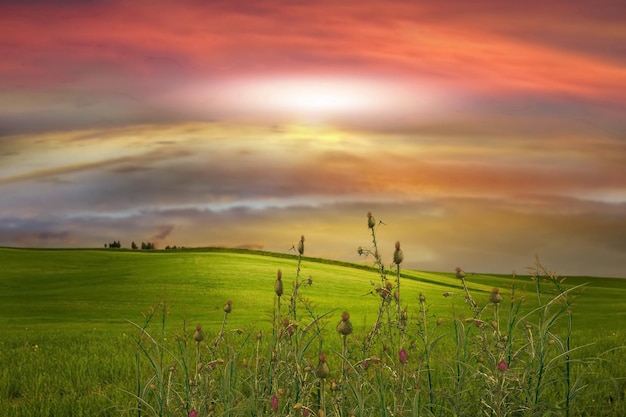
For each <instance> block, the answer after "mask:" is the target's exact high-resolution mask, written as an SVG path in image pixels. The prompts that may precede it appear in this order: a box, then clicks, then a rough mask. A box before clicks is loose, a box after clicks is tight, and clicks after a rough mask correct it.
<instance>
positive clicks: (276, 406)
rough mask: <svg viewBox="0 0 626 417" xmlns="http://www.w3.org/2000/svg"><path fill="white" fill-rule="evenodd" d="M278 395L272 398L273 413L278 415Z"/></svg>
mask: <svg viewBox="0 0 626 417" xmlns="http://www.w3.org/2000/svg"><path fill="white" fill-rule="evenodd" d="M278 403H279V400H278V395H276V394H274V396H273V397H272V411H273V412H275V413H277V412H278Z"/></svg>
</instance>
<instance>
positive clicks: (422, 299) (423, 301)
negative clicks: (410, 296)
mask: <svg viewBox="0 0 626 417" xmlns="http://www.w3.org/2000/svg"><path fill="white" fill-rule="evenodd" d="M425 302H426V296H425V295H424V294H422V293H420V303H421V304H423V303H425Z"/></svg>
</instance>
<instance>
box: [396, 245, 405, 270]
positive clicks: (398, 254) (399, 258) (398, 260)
mask: <svg viewBox="0 0 626 417" xmlns="http://www.w3.org/2000/svg"><path fill="white" fill-rule="evenodd" d="M402 261H404V254H403V253H402V249H400V242H396V250H395V252H394V253H393V263H394V264H396V265H400V264H401V263H402Z"/></svg>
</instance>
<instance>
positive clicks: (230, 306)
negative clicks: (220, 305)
mask: <svg viewBox="0 0 626 417" xmlns="http://www.w3.org/2000/svg"><path fill="white" fill-rule="evenodd" d="M231 311H233V302H232V301H231V300H228V301H226V304H224V312H225V313H226V314H230V312H231Z"/></svg>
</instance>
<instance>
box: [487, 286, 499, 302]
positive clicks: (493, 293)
mask: <svg viewBox="0 0 626 417" xmlns="http://www.w3.org/2000/svg"><path fill="white" fill-rule="evenodd" d="M489 301H491V302H492V303H494V304H500V303H501V302H502V294H500V290H499V289H497V288H494V289H493V290H491V295H490V296H489Z"/></svg>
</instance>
